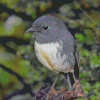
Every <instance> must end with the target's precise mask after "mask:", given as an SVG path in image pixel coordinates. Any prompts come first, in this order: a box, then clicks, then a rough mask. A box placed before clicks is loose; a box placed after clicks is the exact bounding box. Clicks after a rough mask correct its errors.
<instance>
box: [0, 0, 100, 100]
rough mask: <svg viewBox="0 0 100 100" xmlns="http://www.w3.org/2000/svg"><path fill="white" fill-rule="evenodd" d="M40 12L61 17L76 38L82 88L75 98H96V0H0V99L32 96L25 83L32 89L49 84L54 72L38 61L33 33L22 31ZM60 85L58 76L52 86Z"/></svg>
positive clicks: (99, 77)
mask: <svg viewBox="0 0 100 100" xmlns="http://www.w3.org/2000/svg"><path fill="white" fill-rule="evenodd" d="M44 14H50V15H53V16H55V17H57V18H59V19H61V20H63V21H64V22H65V24H66V26H67V28H68V30H69V31H70V32H71V34H72V35H73V36H74V37H75V39H76V43H77V48H78V51H79V54H80V61H81V67H80V83H81V85H82V88H83V92H84V97H83V98H78V99H77V100H100V0H78V1H75V0H64V1H63V0H52V1H51V0H44V1H42V0H41V1H40V0H0V99H2V100H8V98H9V100H32V96H33V94H31V92H30V91H31V90H27V89H25V90H23V88H25V84H28V85H29V86H30V87H31V89H32V91H33V92H34V93H36V92H37V91H38V90H39V89H40V88H41V87H43V86H46V85H49V86H51V85H52V83H53V81H54V79H55V77H56V74H55V73H54V72H52V71H50V70H48V69H47V68H45V67H44V66H42V65H41V64H40V63H39V62H38V60H37V58H36V56H35V53H34V34H33V35H32V34H30V33H26V34H25V30H26V29H28V28H29V27H30V26H31V24H32V22H33V21H34V20H35V19H36V18H37V17H39V16H41V15H44ZM16 74H17V75H16ZM18 75H19V77H20V78H18ZM23 84H24V85H23ZM63 85H64V78H63V77H62V76H60V77H59V79H58V81H57V84H56V89H61V87H62V86H63ZM26 88H27V87H26ZM15 91H17V92H15ZM24 92H25V93H24ZM14 93H15V95H14ZM7 95H8V98H7ZM9 95H11V96H9Z"/></svg>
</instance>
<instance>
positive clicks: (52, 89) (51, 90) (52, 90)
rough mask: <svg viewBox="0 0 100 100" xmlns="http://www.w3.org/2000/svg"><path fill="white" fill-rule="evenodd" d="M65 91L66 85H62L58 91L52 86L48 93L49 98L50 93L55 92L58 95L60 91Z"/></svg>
mask: <svg viewBox="0 0 100 100" xmlns="http://www.w3.org/2000/svg"><path fill="white" fill-rule="evenodd" d="M64 91H65V87H62V89H61V90H59V91H57V90H55V89H54V88H51V89H50V91H49V93H48V95H47V100H49V97H50V94H52V93H54V92H55V94H56V95H57V96H58V94H59V93H61V92H64Z"/></svg>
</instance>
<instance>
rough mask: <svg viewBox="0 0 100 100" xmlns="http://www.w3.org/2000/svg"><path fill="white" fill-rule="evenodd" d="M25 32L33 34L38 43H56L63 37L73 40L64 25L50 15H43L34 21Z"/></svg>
mask: <svg viewBox="0 0 100 100" xmlns="http://www.w3.org/2000/svg"><path fill="white" fill-rule="evenodd" d="M26 32H31V33H35V36H36V41H37V42H38V43H48V42H49V43H50V42H57V41H59V39H61V38H63V37H69V38H70V39H73V36H72V35H71V34H70V33H69V31H68V30H67V28H66V25H65V24H64V23H63V22H62V21H61V20H60V19H58V18H55V17H53V16H51V15H44V16H41V17H39V18H38V19H36V20H35V21H34V22H33V24H32V27H31V28H29V29H28V30H27V31H26ZM66 39H67V38H66Z"/></svg>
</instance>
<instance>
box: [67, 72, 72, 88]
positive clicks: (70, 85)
mask: <svg viewBox="0 0 100 100" xmlns="http://www.w3.org/2000/svg"><path fill="white" fill-rule="evenodd" d="M67 81H68V88H69V90H70V89H71V88H72V84H71V80H70V76H69V74H67Z"/></svg>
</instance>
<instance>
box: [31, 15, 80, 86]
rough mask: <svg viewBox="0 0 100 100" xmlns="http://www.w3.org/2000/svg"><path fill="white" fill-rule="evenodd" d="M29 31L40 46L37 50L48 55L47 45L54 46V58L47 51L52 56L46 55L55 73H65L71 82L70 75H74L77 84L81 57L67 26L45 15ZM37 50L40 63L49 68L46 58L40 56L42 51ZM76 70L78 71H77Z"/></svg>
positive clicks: (52, 53)
mask: <svg viewBox="0 0 100 100" xmlns="http://www.w3.org/2000/svg"><path fill="white" fill-rule="evenodd" d="M29 31H31V32H34V33H35V35H36V44H37V45H38V46H37V47H36V48H37V49H40V48H42V50H44V51H45V53H46V48H45V45H46V44H47V46H48V44H49V45H53V47H54V48H52V49H54V52H53V51H52V49H51V51H50V52H51V55H52V56H51V55H50V53H49V52H48V51H47V52H48V54H47V55H49V56H51V58H50V57H47V55H45V58H49V59H50V62H49V65H53V68H51V69H52V70H54V71H55V72H57V71H58V73H59V72H61V73H62V72H63V73H64V75H65V77H66V78H67V77H68V78H69V81H70V80H71V79H70V76H71V75H70V74H69V73H73V77H72V78H73V80H74V82H75V80H76V79H77V78H78V77H79V72H78V71H79V70H78V69H79V55H78V51H77V49H76V43H75V39H74V38H73V36H72V35H71V34H70V32H69V31H68V30H67V27H66V25H65V24H64V23H63V22H62V21H61V20H59V19H58V18H55V17H53V16H50V15H44V16H42V17H39V18H38V19H37V20H35V21H34V23H33V24H32V28H31V29H29ZM44 44H45V45H44ZM54 45H55V46H54ZM39 46H40V47H39ZM51 47H52V46H51ZM37 49H36V53H37V57H38V58H39V61H40V62H41V63H43V64H44V65H45V66H46V67H48V66H49V65H48V64H46V60H44V62H45V63H44V62H43V59H44V58H42V56H43V55H40V54H41V52H40V50H37ZM49 67H50V66H49ZM49 67H48V68H49ZM76 67H77V68H76ZM49 69H50V68H49ZM75 69H77V70H78V71H77V70H76V71H75ZM66 73H68V75H66ZM77 74H78V75H77ZM70 83H71V82H69V86H70V88H71V86H72V84H70Z"/></svg>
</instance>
